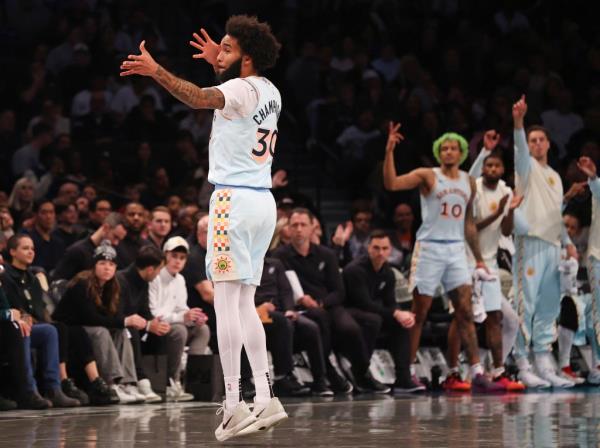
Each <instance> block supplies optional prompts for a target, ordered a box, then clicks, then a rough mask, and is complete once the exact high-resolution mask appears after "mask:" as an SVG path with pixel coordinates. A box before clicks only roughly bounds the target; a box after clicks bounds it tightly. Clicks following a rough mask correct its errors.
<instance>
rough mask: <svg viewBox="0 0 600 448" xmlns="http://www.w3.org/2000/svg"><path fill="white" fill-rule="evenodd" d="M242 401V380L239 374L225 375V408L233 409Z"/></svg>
mask: <svg viewBox="0 0 600 448" xmlns="http://www.w3.org/2000/svg"><path fill="white" fill-rule="evenodd" d="M240 401H242V381H241V379H240V377H239V376H226V377H225V408H226V409H227V410H228V411H233V410H234V409H235V407H236V406H237V405H238V403H239V402H240Z"/></svg>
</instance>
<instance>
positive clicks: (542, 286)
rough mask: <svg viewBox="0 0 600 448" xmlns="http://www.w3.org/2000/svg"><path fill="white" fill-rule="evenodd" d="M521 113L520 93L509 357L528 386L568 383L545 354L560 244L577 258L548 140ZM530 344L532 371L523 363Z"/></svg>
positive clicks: (556, 301) (552, 329) (556, 304)
mask: <svg viewBox="0 0 600 448" xmlns="http://www.w3.org/2000/svg"><path fill="white" fill-rule="evenodd" d="M526 113H527V103H526V102H525V96H522V97H521V99H520V100H519V101H517V102H516V103H515V104H514V105H513V111H512V114H513V120H514V139H515V171H516V176H515V177H516V181H515V184H516V192H517V194H520V195H523V196H524V199H523V203H522V204H521V206H520V207H519V210H520V211H521V216H522V218H523V220H524V224H525V225H524V226H515V247H516V252H515V255H514V259H513V266H514V269H513V281H514V288H515V303H514V305H515V308H516V311H517V313H518V315H519V319H520V322H521V325H520V332H519V334H518V335H517V343H516V347H515V358H516V360H517V366H518V367H519V378H520V379H521V381H523V383H525V385H526V386H528V387H549V386H554V387H573V386H574V383H573V382H572V381H569V380H566V379H564V378H561V377H560V376H558V375H557V374H556V371H555V368H554V366H553V364H552V360H551V356H552V354H551V351H552V343H553V342H554V341H555V340H556V319H557V317H558V314H559V312H560V297H561V296H560V275H559V270H558V268H559V263H560V248H561V241H562V243H563V244H564V245H565V246H566V249H567V255H568V256H569V257H573V258H575V259H577V251H576V249H575V246H573V244H571V242H570V240H569V238H568V236H567V234H566V232H565V231H564V227H563V221H562V214H561V206H562V201H563V186H562V181H561V179H560V176H559V175H558V173H556V171H554V170H553V169H552V168H551V167H550V166H549V165H548V150H549V149H550V141H549V138H548V133H547V131H546V130H545V129H544V128H543V127H541V126H532V127H530V128H529V129H528V130H527V134H526V133H525V130H524V129H523V121H524V118H525V114H526ZM530 345H533V352H534V354H535V365H536V369H537V373H538V375H539V376H538V375H536V374H535V373H533V369H532V368H531V365H530V363H529V359H528V355H529V346H530Z"/></svg>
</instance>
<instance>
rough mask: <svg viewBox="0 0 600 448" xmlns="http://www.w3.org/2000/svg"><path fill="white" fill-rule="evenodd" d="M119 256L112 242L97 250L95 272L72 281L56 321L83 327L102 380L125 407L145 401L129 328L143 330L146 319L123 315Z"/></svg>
mask: <svg viewBox="0 0 600 448" xmlns="http://www.w3.org/2000/svg"><path fill="white" fill-rule="evenodd" d="M116 258H117V252H116V250H115V248H114V247H113V246H112V245H111V244H110V241H108V240H104V241H102V242H101V243H100V244H99V245H98V247H96V249H95V250H94V254H93V261H94V265H93V267H92V269H90V270H87V271H83V272H80V273H79V274H77V275H76V276H75V278H74V279H73V280H71V281H70V282H69V284H68V286H67V290H66V291H65V294H64V295H63V298H62V300H61V301H60V302H59V303H58V305H57V307H56V310H55V311H54V314H53V318H54V319H55V320H57V321H59V322H64V323H65V324H67V325H83V327H84V329H85V331H86V333H87V334H88V336H89V337H90V340H91V341H92V347H93V350H94V356H95V358H96V362H97V363H98V369H99V371H100V376H101V377H102V378H104V379H105V380H106V381H107V382H108V384H109V385H110V386H111V389H112V390H113V391H114V393H115V394H116V396H117V397H118V399H119V402H120V403H122V404H128V403H138V402H143V401H145V397H144V396H142V395H141V394H139V393H138V392H137V376H136V371H135V362H134V356H133V348H132V346H131V341H130V340H129V338H128V337H127V330H126V327H133V328H137V329H143V328H145V327H146V319H144V318H143V317H141V316H139V315H138V314H132V315H129V316H124V315H123V314H122V313H121V311H120V305H119V301H120V289H121V288H120V285H119V281H118V280H117V278H116V277H115V274H116V269H117V264H116V261H115V260H116Z"/></svg>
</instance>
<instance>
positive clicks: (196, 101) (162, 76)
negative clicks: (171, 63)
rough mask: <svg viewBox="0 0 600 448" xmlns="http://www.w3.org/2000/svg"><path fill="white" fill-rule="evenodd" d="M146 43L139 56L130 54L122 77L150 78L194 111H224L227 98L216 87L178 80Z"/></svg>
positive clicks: (123, 63) (123, 66)
mask: <svg viewBox="0 0 600 448" xmlns="http://www.w3.org/2000/svg"><path fill="white" fill-rule="evenodd" d="M145 45H146V41H142V43H141V44H140V53H141V54H139V55H134V54H130V55H129V56H128V57H127V60H126V61H123V62H122V63H121V70H122V71H121V76H130V75H141V76H150V77H152V78H153V79H154V80H155V81H156V82H158V83H159V84H160V85H161V86H163V87H164V88H165V89H167V90H168V91H169V93H170V94H171V95H173V96H174V97H175V98H177V99H178V100H179V101H181V102H182V103H184V104H186V105H188V106H189V107H191V108H192V109H223V107H225V97H224V96H223V93H222V92H221V91H220V90H219V89H217V88H215V87H205V88H202V87H198V86H197V85H195V84H193V83H191V82H189V81H186V80H185V79H182V78H178V77H177V76H175V75H173V74H172V73H170V72H169V71H168V70H166V69H165V68H164V67H162V66H161V65H160V64H158V63H157V62H156V61H155V60H154V58H153V57H152V56H151V55H150V53H149V52H148V50H146V47H145Z"/></svg>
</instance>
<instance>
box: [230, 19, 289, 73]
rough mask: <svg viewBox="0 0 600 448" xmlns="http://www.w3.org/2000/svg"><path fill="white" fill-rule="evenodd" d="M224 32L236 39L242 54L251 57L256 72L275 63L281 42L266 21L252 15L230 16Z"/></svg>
mask: <svg viewBox="0 0 600 448" xmlns="http://www.w3.org/2000/svg"><path fill="white" fill-rule="evenodd" d="M225 32H226V33H227V34H228V35H230V36H231V37H233V38H235V39H236V40H237V41H238V44H239V45H240V48H241V49H242V53H243V54H246V55H248V56H250V58H252V63H253V65H254V68H255V69H256V71H257V72H259V73H260V72H262V71H264V70H266V69H268V68H271V67H273V66H274V65H275V61H276V60H277V57H278V56H279V49H280V48H281V44H280V43H279V42H278V41H277V39H276V38H275V36H274V35H273V32H272V31H271V27H270V26H269V24H268V23H266V22H259V21H258V19H257V18H256V17H254V16H252V17H251V16H246V15H238V16H231V17H230V18H229V20H227V23H226V24H225Z"/></svg>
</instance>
